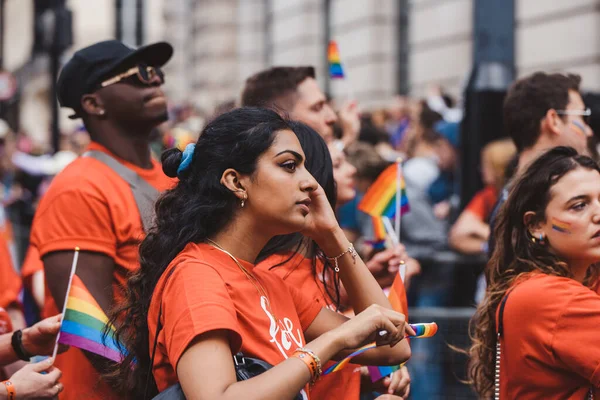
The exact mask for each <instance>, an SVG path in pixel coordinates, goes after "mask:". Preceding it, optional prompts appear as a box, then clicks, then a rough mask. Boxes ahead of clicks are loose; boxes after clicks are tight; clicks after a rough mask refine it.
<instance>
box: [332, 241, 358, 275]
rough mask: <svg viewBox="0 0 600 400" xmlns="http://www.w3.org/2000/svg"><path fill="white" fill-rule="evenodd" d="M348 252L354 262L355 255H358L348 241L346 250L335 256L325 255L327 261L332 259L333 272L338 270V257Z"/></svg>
mask: <svg viewBox="0 0 600 400" xmlns="http://www.w3.org/2000/svg"><path fill="white" fill-rule="evenodd" d="M348 253H350V255H351V256H352V262H354V263H355V264H356V257H358V253H357V252H356V250H355V249H354V245H353V244H352V243H350V246H348V248H347V249H346V251H344V252H343V253H342V254H340V255H338V256H336V257H327V256H325V258H326V259H327V260H328V261H333V264H334V266H335V267H334V268H333V269H334V270H335V272H340V266H339V265H338V258H340V257H343V256H344V255H346V254H348Z"/></svg>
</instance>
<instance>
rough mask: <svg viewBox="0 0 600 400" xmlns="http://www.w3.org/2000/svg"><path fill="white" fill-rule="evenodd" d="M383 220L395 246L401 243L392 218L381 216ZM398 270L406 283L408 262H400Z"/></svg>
mask: <svg viewBox="0 0 600 400" xmlns="http://www.w3.org/2000/svg"><path fill="white" fill-rule="evenodd" d="M381 220H382V221H383V226H384V227H385V231H386V233H387V236H388V237H389V238H391V239H392V243H393V244H394V246H398V245H399V244H400V240H398V238H397V237H396V235H395V232H394V227H393V226H392V221H390V219H389V218H388V217H385V216H383V217H381ZM398 272H399V273H400V278H401V279H402V282H403V283H404V280H405V278H406V264H405V263H402V264H400V268H399V270H398Z"/></svg>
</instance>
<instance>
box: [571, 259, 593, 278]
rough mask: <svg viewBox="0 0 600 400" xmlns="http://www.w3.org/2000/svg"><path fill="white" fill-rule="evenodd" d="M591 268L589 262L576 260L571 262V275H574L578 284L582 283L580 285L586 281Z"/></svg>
mask: <svg viewBox="0 0 600 400" xmlns="http://www.w3.org/2000/svg"><path fill="white" fill-rule="evenodd" d="M589 267H590V262H589V261H585V260H581V261H579V260H575V261H571V262H569V269H570V270H571V273H572V274H573V279H575V280H576V281H577V282H580V283H583V281H584V280H585V277H586V275H587V271H588V269H589Z"/></svg>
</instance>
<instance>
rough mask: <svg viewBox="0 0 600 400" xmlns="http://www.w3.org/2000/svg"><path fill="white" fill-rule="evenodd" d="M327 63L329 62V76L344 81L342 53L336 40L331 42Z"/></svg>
mask: <svg viewBox="0 0 600 400" xmlns="http://www.w3.org/2000/svg"><path fill="white" fill-rule="evenodd" d="M327 61H328V62H329V76H330V77H331V79H344V68H343V67H342V62H341V60H340V51H339V49H338V45H337V42H336V41H335V40H330V41H329V47H328V48H327Z"/></svg>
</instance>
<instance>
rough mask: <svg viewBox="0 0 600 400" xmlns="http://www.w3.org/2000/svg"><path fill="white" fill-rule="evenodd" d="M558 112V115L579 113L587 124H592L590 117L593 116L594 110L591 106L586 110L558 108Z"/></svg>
mask: <svg viewBox="0 0 600 400" xmlns="http://www.w3.org/2000/svg"><path fill="white" fill-rule="evenodd" d="M556 113H557V114H558V115H579V116H581V119H583V122H585V123H586V125H589V124H590V117H591V116H592V110H590V109H589V108H586V109H585V110H556Z"/></svg>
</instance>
